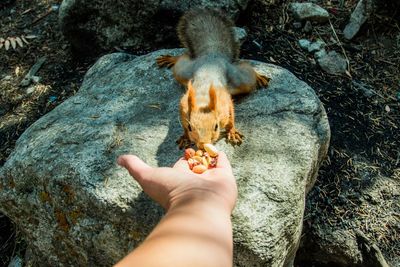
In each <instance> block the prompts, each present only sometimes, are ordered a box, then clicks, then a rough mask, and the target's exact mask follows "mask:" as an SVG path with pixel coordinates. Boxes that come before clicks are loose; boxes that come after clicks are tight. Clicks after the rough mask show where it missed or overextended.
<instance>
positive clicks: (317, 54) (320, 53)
mask: <svg viewBox="0 0 400 267" xmlns="http://www.w3.org/2000/svg"><path fill="white" fill-rule="evenodd" d="M326 54H327V53H326V50H325V48H322V49H321V50H319V51H317V52H315V53H314V58H315V59H319V58H322V57H324V56H326Z"/></svg>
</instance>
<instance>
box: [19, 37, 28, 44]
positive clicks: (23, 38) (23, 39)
mask: <svg viewBox="0 0 400 267" xmlns="http://www.w3.org/2000/svg"><path fill="white" fill-rule="evenodd" d="M21 39H22V41H24V42H25V43H26V44H29V42H28V40H26V38H25V36H23V35H22V36H21Z"/></svg>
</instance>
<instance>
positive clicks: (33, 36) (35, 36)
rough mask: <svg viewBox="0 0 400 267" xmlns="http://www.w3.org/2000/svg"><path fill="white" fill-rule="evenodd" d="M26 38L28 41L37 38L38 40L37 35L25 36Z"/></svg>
mask: <svg viewBox="0 0 400 267" xmlns="http://www.w3.org/2000/svg"><path fill="white" fill-rule="evenodd" d="M25 38H27V39H35V38H37V35H33V34H29V35H25Z"/></svg>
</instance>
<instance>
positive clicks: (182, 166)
mask: <svg viewBox="0 0 400 267" xmlns="http://www.w3.org/2000/svg"><path fill="white" fill-rule="evenodd" d="M173 168H174V169H178V170H184V171H189V170H190V168H189V164H188V162H187V160H185V158H183V157H182V158H180V159H179V160H178V161H177V162H176V163H175V164H174V167H173Z"/></svg>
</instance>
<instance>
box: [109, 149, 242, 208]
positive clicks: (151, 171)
mask: <svg viewBox="0 0 400 267" xmlns="http://www.w3.org/2000/svg"><path fill="white" fill-rule="evenodd" d="M117 162H118V164H119V165H121V166H122V167H124V168H126V169H127V170H128V172H129V173H130V175H132V176H133V177H134V178H135V180H136V181H137V182H138V183H139V184H140V186H141V187H142V188H143V191H144V192H145V193H146V194H148V195H149V196H150V197H151V198H152V199H153V200H155V201H156V202H158V203H159V204H160V205H161V206H163V207H164V208H165V209H166V210H168V209H169V208H170V207H173V206H176V205H179V204H182V203H185V202H191V201H200V202H210V205H221V206H222V207H223V208H224V209H225V210H226V211H227V212H229V213H231V212H232V210H233V208H234V206H235V203H236V198H237V186H236V180H235V178H234V177H233V173H232V168H231V165H230V163H229V160H228V158H227V157H226V154H225V153H224V152H219V155H218V162H217V166H216V167H215V168H212V169H209V170H207V171H206V172H204V173H202V174H195V173H193V172H192V171H191V170H190V169H189V165H188V163H187V161H186V160H185V159H184V158H181V159H179V160H178V161H177V162H176V163H175V165H174V166H173V167H172V168H168V167H160V168H153V167H150V166H149V165H147V164H146V163H145V162H143V161H142V160H141V159H139V158H138V157H137V156H133V155H123V156H120V157H119V158H118V160H117Z"/></svg>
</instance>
